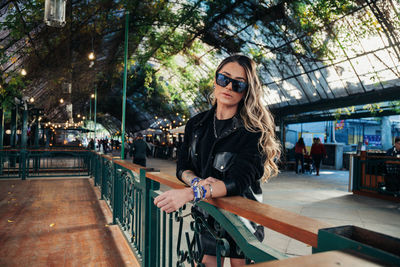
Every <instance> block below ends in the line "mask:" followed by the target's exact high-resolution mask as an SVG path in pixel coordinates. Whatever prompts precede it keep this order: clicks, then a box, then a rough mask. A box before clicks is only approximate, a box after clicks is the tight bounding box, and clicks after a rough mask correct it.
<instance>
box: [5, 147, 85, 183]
mask: <svg viewBox="0 0 400 267" xmlns="http://www.w3.org/2000/svg"><path fill="white" fill-rule="evenodd" d="M91 159H92V153H91V152H90V151H88V150H82V149H76V150H70V149H51V150H25V149H12V150H11V149H10V150H0V178H22V179H26V178H29V177H66V176H88V175H89V174H90V171H89V170H90V165H91V163H92V160H91Z"/></svg>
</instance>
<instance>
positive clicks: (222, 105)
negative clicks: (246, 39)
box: [154, 55, 280, 266]
mask: <svg viewBox="0 0 400 267" xmlns="http://www.w3.org/2000/svg"><path fill="white" fill-rule="evenodd" d="M262 93H263V91H262V87H261V84H260V81H259V78H258V77H257V74H256V64H255V62H254V61H253V60H251V59H250V58H248V57H246V56H241V55H234V56H230V57H228V58H226V59H224V60H223V61H222V62H221V64H220V65H219V66H218V68H217V70H216V75H215V79H214V91H213V95H212V99H213V108H212V109H211V110H209V111H206V112H203V113H200V114H198V115H196V116H194V117H193V118H192V119H190V120H189V121H188V123H187V125H186V128H185V137H184V142H183V143H182V146H181V149H180V152H179V153H178V163H177V177H178V178H179V179H180V180H181V181H182V182H184V183H186V184H187V185H191V187H190V188H189V187H188V188H185V189H179V190H170V191H167V192H164V193H163V194H161V195H160V196H158V197H157V198H156V199H155V201H154V203H155V205H157V206H158V207H159V208H160V209H161V210H163V211H165V212H167V213H169V212H173V211H175V210H177V209H179V208H180V207H182V206H183V205H184V204H185V203H187V202H189V201H193V200H194V201H195V202H196V201H199V200H202V199H210V198H218V197H224V196H232V195H241V196H244V197H247V198H250V199H253V200H259V201H261V198H262V191H261V187H260V180H262V181H266V180H268V178H269V177H271V176H273V175H276V174H277V173H278V167H277V165H276V163H275V161H274V160H275V159H276V158H278V157H279V155H280V147H279V144H278V142H277V141H276V139H275V132H274V131H275V125H274V122H273V118H272V116H271V114H270V113H269V111H268V110H267V109H266V108H265V107H264V105H263V103H262V101H261V99H262ZM200 177H201V178H200ZM195 207H196V206H195ZM196 208H197V210H199V208H198V207H196ZM196 208H195V209H196ZM200 212H202V213H203V215H204V216H205V218H206V219H207V220H208V221H209V222H210V221H212V220H213V219H212V217H211V216H208V214H206V213H205V212H204V211H200ZM250 227H251V228H252V229H251V230H252V231H253V233H254V234H255V236H256V237H257V238H258V239H259V240H260V241H261V240H262V239H263V238H264V229H263V227H262V226H259V225H256V224H255V223H251V226H250ZM227 238H228V241H229V243H230V254H229V257H230V258H231V266H242V265H244V264H245V261H244V259H242V258H241V256H240V255H237V252H236V249H235V244H234V242H233V240H232V239H231V238H230V237H229V236H228V237H227ZM200 239H201V244H202V248H203V249H204V253H205V255H204V257H203V263H205V264H206V266H215V265H216V256H215V247H216V246H215V239H213V237H212V236H211V235H208V234H202V235H201V238H200Z"/></svg>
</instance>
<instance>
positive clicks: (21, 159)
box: [19, 149, 27, 180]
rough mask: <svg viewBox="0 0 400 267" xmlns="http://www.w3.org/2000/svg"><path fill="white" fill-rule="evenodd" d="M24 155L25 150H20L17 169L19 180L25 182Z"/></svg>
mask: <svg viewBox="0 0 400 267" xmlns="http://www.w3.org/2000/svg"><path fill="white" fill-rule="evenodd" d="M26 154H27V151H26V150H25V149H21V150H20V154H19V166H20V167H19V169H20V172H21V178H22V180H26Z"/></svg>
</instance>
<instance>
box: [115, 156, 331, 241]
mask: <svg viewBox="0 0 400 267" xmlns="http://www.w3.org/2000/svg"><path fill="white" fill-rule="evenodd" d="M114 162H115V163H116V164H119V165H121V166H123V167H125V168H127V169H130V170H132V171H135V172H139V171H140V169H141V168H143V167H142V166H139V165H136V164H133V163H131V162H130V161H128V160H115V161H114ZM146 177H147V178H149V179H152V180H154V181H157V182H159V183H161V184H164V185H166V186H169V187H171V188H173V189H181V188H185V187H186V185H185V184H184V183H182V182H181V181H179V180H178V178H176V177H174V176H171V175H168V174H165V173H162V172H160V173H155V172H146ZM207 202H208V203H210V204H212V205H214V206H216V207H218V208H221V209H224V210H226V211H229V212H231V213H234V214H236V215H238V216H241V217H244V218H247V219H249V220H251V221H253V222H256V223H258V224H261V225H263V226H265V227H267V228H269V229H271V230H274V231H276V232H279V233H281V234H284V235H286V236H289V237H291V238H294V239H296V240H299V241H301V242H303V243H306V244H308V245H311V246H313V247H317V246H318V230H319V229H322V228H329V227H332V226H333V225H331V224H328V223H324V222H321V221H318V220H315V219H312V218H309V217H305V216H302V215H299V214H297V213H294V212H290V211H287V210H284V209H280V208H276V207H273V206H270V205H267V204H264V203H260V202H257V201H254V200H250V199H246V198H243V197H239V196H234V197H223V198H217V199H211V200H207Z"/></svg>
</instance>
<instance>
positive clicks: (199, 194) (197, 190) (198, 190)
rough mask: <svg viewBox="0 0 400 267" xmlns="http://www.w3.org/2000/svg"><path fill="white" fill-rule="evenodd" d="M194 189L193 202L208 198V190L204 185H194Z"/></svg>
mask: <svg viewBox="0 0 400 267" xmlns="http://www.w3.org/2000/svg"><path fill="white" fill-rule="evenodd" d="M192 189H193V196H194V198H193V202H194V203H196V202H199V201H200V200H203V199H205V198H206V194H207V190H206V189H205V188H204V186H202V185H196V186H192Z"/></svg>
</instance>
